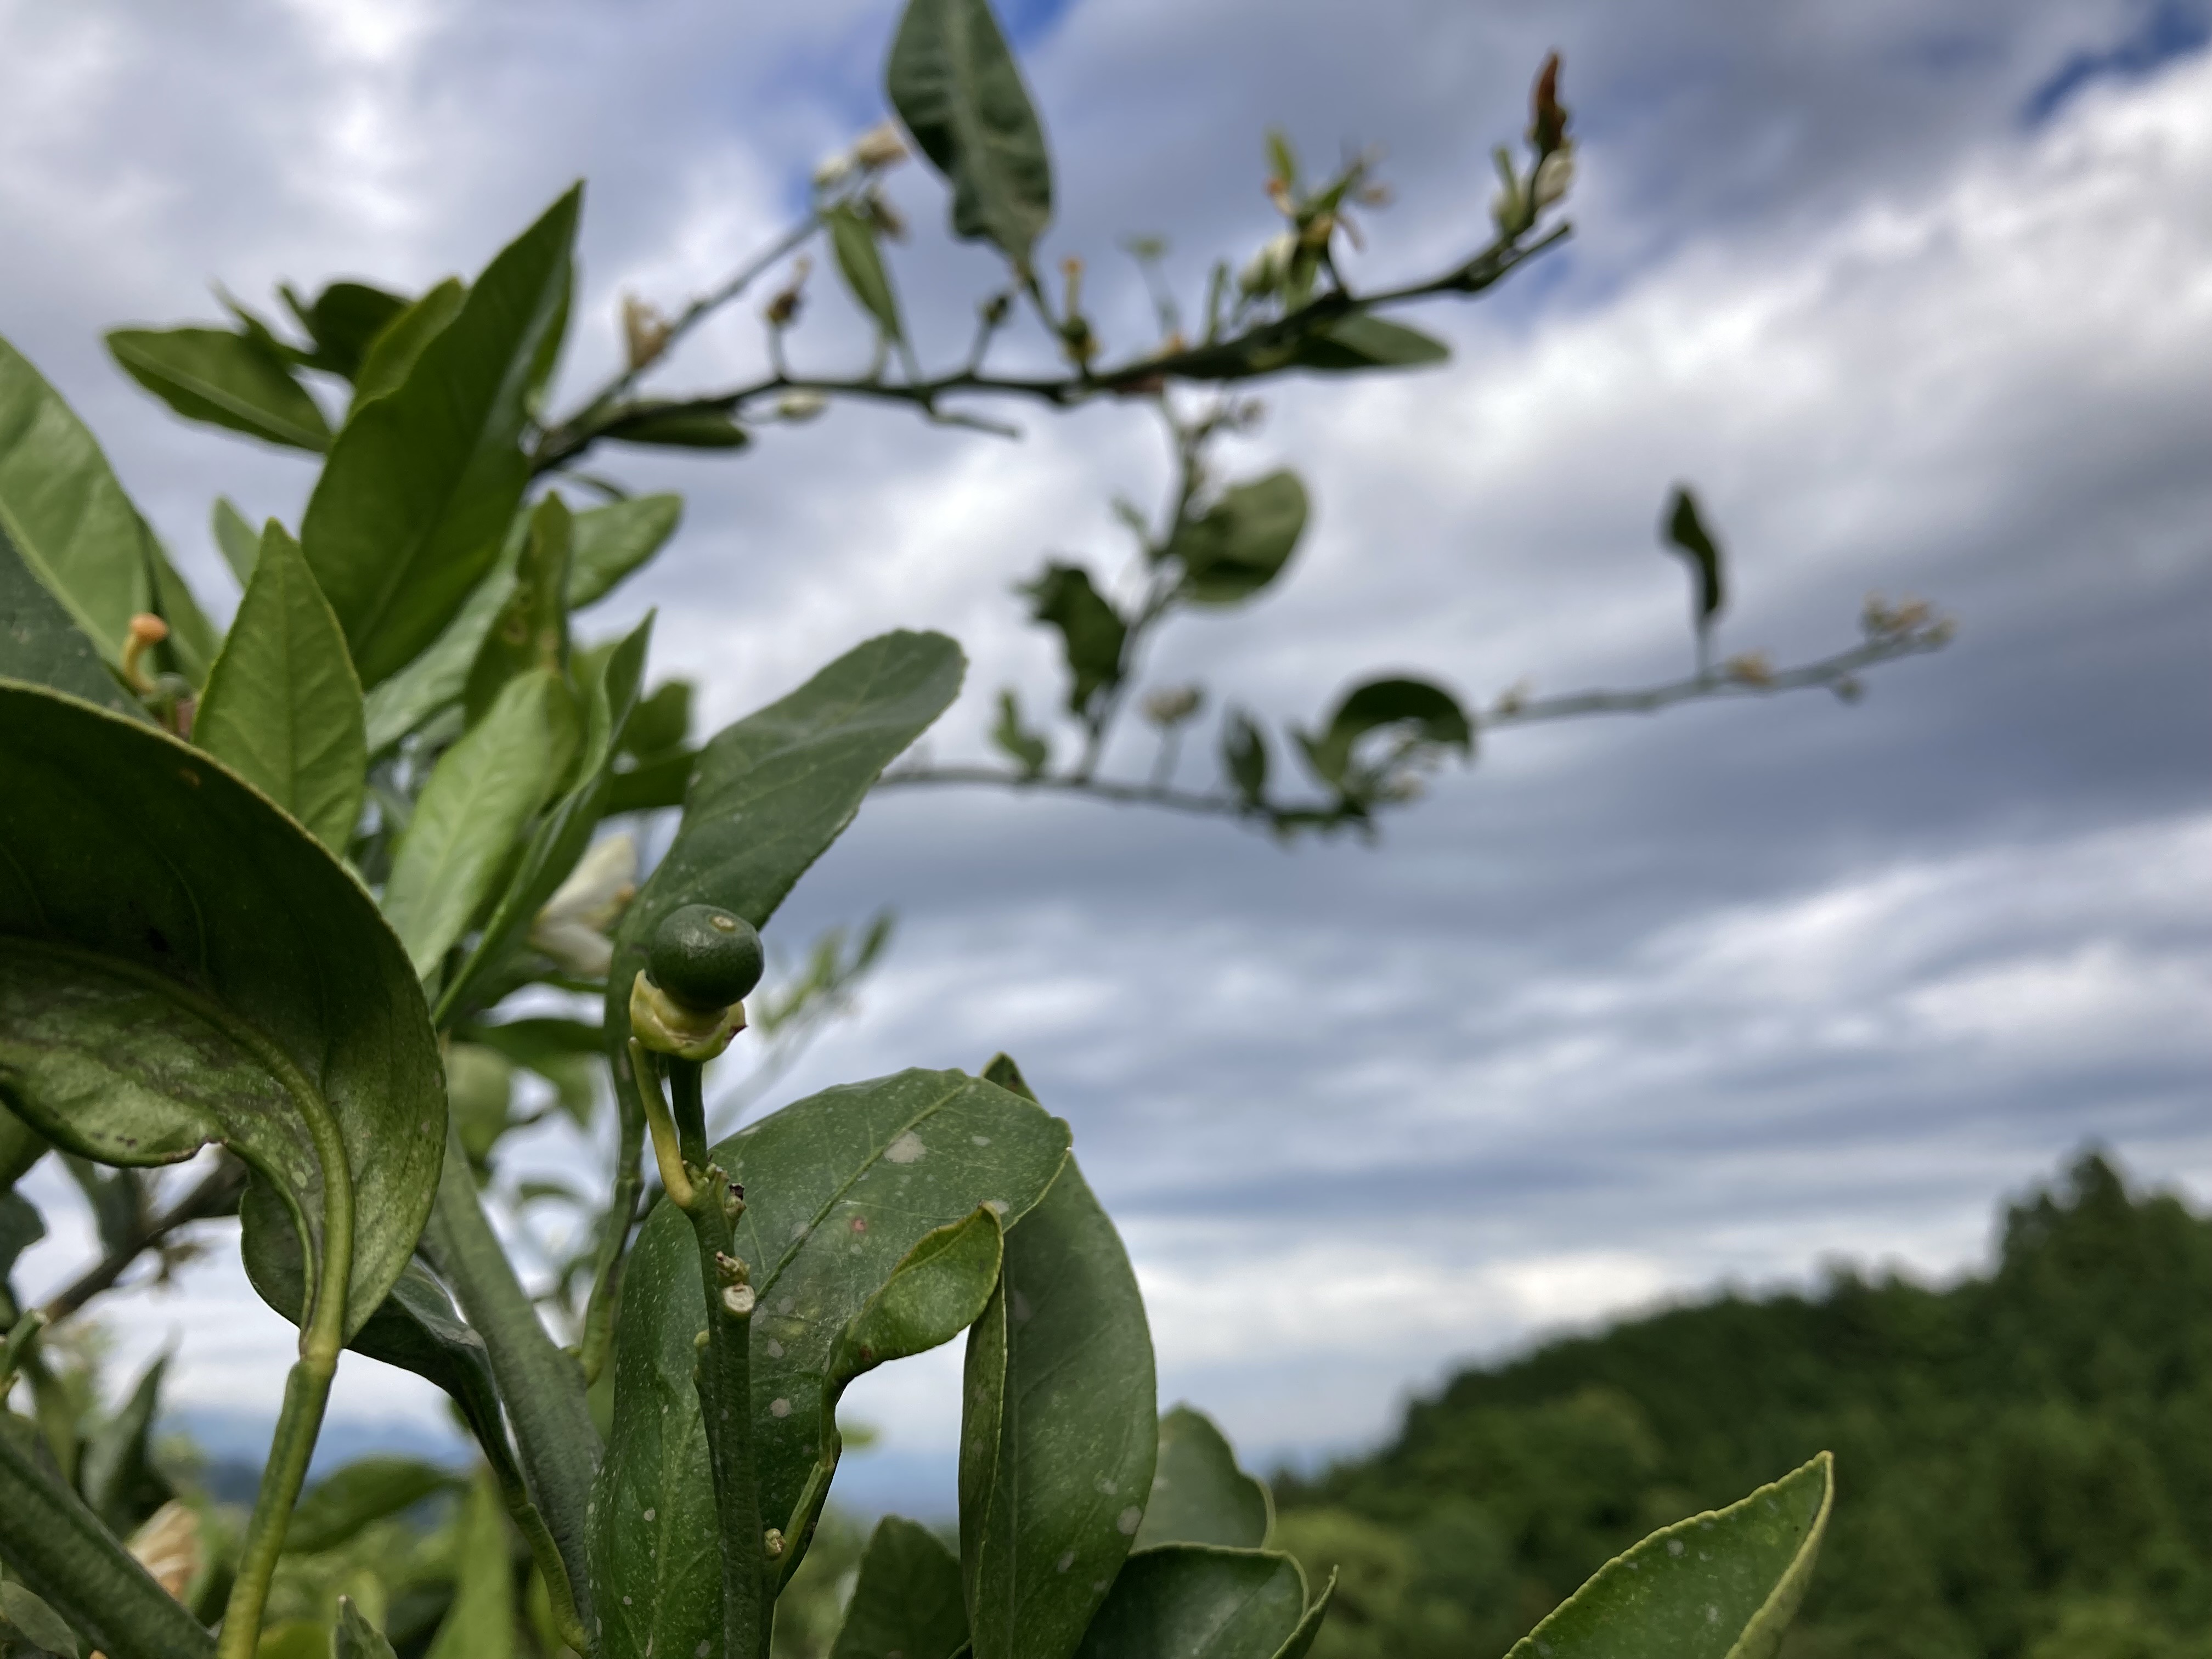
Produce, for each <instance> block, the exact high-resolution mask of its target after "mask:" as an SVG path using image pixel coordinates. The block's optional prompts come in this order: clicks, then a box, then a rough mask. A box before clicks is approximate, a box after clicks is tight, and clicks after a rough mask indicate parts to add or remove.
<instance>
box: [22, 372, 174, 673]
mask: <svg viewBox="0 0 2212 1659" xmlns="http://www.w3.org/2000/svg"><path fill="white" fill-rule="evenodd" d="M0 532H4V533H5V534H6V535H7V537H8V538H9V541H10V542H12V543H13V544H15V551H16V552H17V554H18V555H20V556H21V558H22V561H23V562H24V563H26V564H27V565H28V566H29V567H30V568H31V574H33V575H34V576H36V577H37V578H38V579H39V580H40V582H41V583H42V584H44V586H46V591H47V592H50V593H52V595H53V596H54V598H55V599H58V600H59V601H60V602H61V604H62V606H63V608H64V610H66V611H68V612H69V614H70V618H71V619H72V620H73V621H74V622H75V623H76V625H77V626H78V627H79V628H80V629H83V630H84V632H85V634H86V635H87V636H88V637H89V638H90V639H91V641H92V642H93V643H94V645H95V646H97V647H99V648H100V655H101V656H102V657H103V658H105V659H106V661H107V663H108V665H110V666H111V667H112V666H115V665H118V664H119V663H120V662H121V661H122V659H123V644H124V641H125V638H126V637H127V635H128V634H129V631H130V626H131V617H134V616H136V615H137V614H139V613H140V612H142V611H155V610H157V609H158V608H159V606H158V604H157V598H156V592H155V560H156V559H157V558H159V557H160V550H159V548H158V547H156V546H155V542H154V538H153V533H152V532H150V531H149V530H148V529H147V528H146V525H145V522H144V520H142V519H141V518H140V517H139V516H138V510H137V508H136V507H133V506H131V501H130V498H129V497H128V496H126V495H124V493H123V486H122V485H121V484H119V483H117V482H116V481H115V475H114V473H112V471H109V470H108V465H107V458H106V456H104V455H102V454H101V453H100V446H99V444H98V443H96V442H94V440H93V436H92V434H91V433H89V432H88V431H87V430H86V429H85V428H84V424H83V422H81V421H79V420H78V419H77V417H76V416H75V415H74V414H72V413H70V408H69V405H68V404H65V403H64V402H63V401H62V399H61V397H60V394H59V393H58V392H55V390H54V389H53V388H52V386H48V385H47V384H46V381H45V380H43V379H41V378H40V374H39V372H38V370H36V369H34V368H32V367H31V365H30V364H29V363H28V362H27V361H25V359H24V358H23V357H22V356H21V354H19V353H18V352H17V351H16V350H15V348H14V347H13V346H11V345H9V343H7V342H6V341H5V340H0Z"/></svg>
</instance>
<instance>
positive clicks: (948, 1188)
mask: <svg viewBox="0 0 2212 1659" xmlns="http://www.w3.org/2000/svg"><path fill="white" fill-rule="evenodd" d="M1066 1150H1067V1130H1066V1126H1065V1125H1064V1124H1061V1123H1058V1122H1056V1121H1054V1120H1053V1119H1052V1118H1050V1117H1048V1116H1047V1115H1045V1113H1044V1112H1043V1111H1042V1110H1041V1109H1039V1108H1038V1107H1036V1105H1035V1104H1034V1103H1030V1102H1026V1101H1023V1100H1020V1099H1018V1098H1016V1097H1014V1096H1012V1095H1010V1094H1008V1093H1007V1092H1006V1091H1004V1090H1002V1089H1000V1088H998V1087H996V1086H994V1085H991V1084H988V1083H984V1082H981V1081H979V1080H977V1079H974V1078H970V1077H967V1076H964V1075H963V1074H962V1073H958V1072H902V1073H899V1074H897V1075H896V1076H895V1077H889V1078H884V1079H878V1081H875V1082H872V1083H863V1084H854V1085H848V1086H846V1087H843V1088H838V1089H831V1090H829V1091H825V1092H824V1093H822V1094H819V1095H815V1096H812V1097H810V1098H808V1099H806V1100H803V1101H800V1102H799V1103H797V1104H795V1105H792V1106H787V1107H786V1108H785V1109H783V1110H781V1111H780V1112H777V1113H775V1114H773V1115H770V1116H769V1117H766V1118H763V1119H762V1120H761V1121H759V1122H758V1123H756V1124H753V1125H751V1126H750V1127H747V1128H745V1129H744V1130H742V1131H740V1132H739V1133H737V1134H736V1135H733V1136H732V1137H731V1138H730V1139H727V1140H726V1141H724V1142H722V1143H721V1144H720V1146H718V1147H716V1148H715V1149H714V1157H715V1159H716V1161H717V1162H718V1163H720V1164H721V1166H722V1167H723V1168H724V1169H725V1170H727V1171H728V1172H729V1174H730V1177H731V1179H732V1180H733V1181H737V1182H740V1183H742V1184H743V1186H744V1189H745V1211H744V1215H743V1216H742V1217H740V1218H739V1219H738V1238H737V1246H738V1255H740V1256H741V1257H742V1258H743V1259H744V1261H746V1262H747V1263H748V1264H750V1267H751V1270H752V1283H753V1285H754V1288H755V1291H756V1293H757V1297H758V1304H757V1311H756V1312H755V1314H754V1315H753V1319H752V1386H753V1434H754V1449H755V1457H756V1461H757V1468H758V1475H759V1483H760V1498H761V1512H762V1514H763V1516H773V1517H775V1520H774V1522H772V1524H777V1525H781V1524H782V1522H783V1518H784V1517H785V1516H788V1515H789V1514H790V1513H791V1511H792V1510H793V1506H794V1505H795V1504H797V1502H798V1500H799V1493H800V1491H801V1488H802V1487H803V1486H805V1481H806V1477H807V1474H808V1473H809V1471H810V1470H811V1468H812V1467H813V1465H814V1462H815V1459H816V1458H817V1455H819V1453H820V1450H821V1448H820V1445H819V1443H818V1442H817V1429H818V1425H819V1424H820V1422H821V1419H822V1405H823V1394H824V1390H825V1389H826V1388H827V1387H828V1386H829V1378H830V1376H831V1374H832V1366H833V1362H834V1359H835V1357H836V1352H837V1348H838V1344H839V1341H840V1339H841V1337H842V1334H844V1332H845V1330H846V1329H847V1327H848V1324H849V1323H850V1322H851V1321H852V1320H853V1319H854V1316H857V1315H859V1314H860V1313H861V1311H862V1310H864V1309H865V1308H866V1307H867V1306H868V1304H869V1303H870V1302H871V1301H872V1299H873V1298H874V1297H876V1295H877V1293H878V1291H880V1290H881V1289H882V1288H883V1287H884V1285H885V1284H886V1283H887V1281H889V1280H890V1278H891V1276H892V1273H893V1270H894V1268H895V1267H897V1265H898V1264H899V1263H900V1262H901V1261H902V1260H903V1259H904V1258H905V1257H906V1256H907V1255H908V1252H909V1251H910V1250H912V1249H914V1248H915V1245H916V1244H918V1243H921V1240H922V1238H923V1237H924V1236H925V1235H927V1234H928V1233H930V1232H932V1231H933V1230H935V1229H937V1228H939V1227H943V1226H945V1225H947V1224H950V1223H958V1222H963V1221H965V1220H967V1219H968V1218H970V1217H972V1216H973V1214H974V1212H975V1209H976V1208H977V1206H981V1205H988V1206H990V1207H991V1208H992V1209H993V1211H994V1212H999V1206H1002V1205H1003V1206H1005V1208H1004V1210H1003V1212H1000V1213H1001V1214H1002V1218H1003V1219H1005V1220H1006V1223H1007V1224H1008V1225H1013V1224H1015V1223H1016V1222H1018V1220H1019V1218H1021V1216H1022V1215H1023V1213H1024V1212H1025V1211H1027V1210H1029V1209H1030V1206H1032V1205H1034V1204H1035V1203H1036V1200H1037V1198H1038V1196H1039V1195H1040V1194H1042V1192H1043V1191H1044V1190H1045V1188H1046V1187H1047V1185H1048V1183H1050V1182H1052V1180H1053V1176H1054V1171H1055V1170H1058V1169H1059V1168H1060V1164H1061V1163H1062V1161H1063V1160H1064V1158H1066ZM1014 1236H1015V1237H1018V1236H1019V1230H1018V1228H1017V1229H1016V1232H1015V1235H1014ZM968 1237H969V1240H972V1239H973V1238H974V1237H975V1235H972V1234H971V1235H969V1236H968ZM705 1321H706V1302H705V1297H704V1296H703V1294H702V1291H701V1290H700V1285H699V1263H698V1255H697V1252H696V1245H695V1243H694V1241H693V1238H692V1235H691V1230H690V1225H689V1223H688V1222H687V1221H686V1219H685V1218H684V1216H683V1215H682V1214H681V1213H680V1212H678V1211H677V1210H676V1208H675V1206H672V1205H662V1206H659V1208H658V1209H656V1210H655V1211H654V1212H653V1215H652V1216H651V1217H650V1218H647V1222H646V1224H645V1226H644V1228H643V1230H642V1231H641V1233H640V1235H639V1238H638V1243H637V1248H636V1250H635V1255H633V1257H632V1259H631V1261H630V1263H629V1268H628V1271H627V1272H626V1273H625V1275H624V1278H623V1301H622V1312H621V1316H620V1320H619V1322H618V1326H617V1337H616V1346H615V1408H614V1431H613V1434H612V1435H611V1437H610V1439H609V1441H608V1446H607V1455H606V1459H605V1463H604V1464H603V1465H602V1467H601V1470H600V1475H599V1486H598V1488H597V1492H596V1499H595V1506H594V1516H595V1519H594V1528H593V1534H592V1571H593V1581H594V1583H595V1584H596V1585H597V1586H598V1592H597V1596H596V1601H597V1604H598V1607H599V1617H600V1619H601V1620H602V1623H603V1625H604V1627H605V1628H604V1631H603V1643H604V1645H603V1648H602V1653H603V1655H604V1656H605V1659H640V1656H642V1655H644V1654H645V1653H646V1652H647V1650H648V1649H649V1650H651V1651H652V1652H653V1653H689V1652H690V1651H691V1650H692V1649H693V1647H694V1646H695V1645H696V1644H697V1643H699V1642H701V1641H703V1640H708V1639H709V1638H711V1637H712V1636H713V1635H714V1632H717V1631H719V1630H720V1617H721V1608H720V1566H719V1563H718V1561H717V1559H716V1553H715V1548H714V1522H713V1518H712V1517H713V1504H714V1494H713V1489H712V1483H711V1481H710V1480H709V1477H708V1464H707V1448H706V1439H705V1435H704V1432H703V1430H702V1425H701V1423H700V1419H699V1406H698V1396H697V1395H696V1392H695V1391H694V1389H693V1386H692V1367H693V1364H694V1362H695V1360H696V1350H695V1349H694V1348H693V1346H692V1336H693V1334H694V1333H695V1332H696V1331H698V1330H699V1329H701V1328H702V1326H703V1325H704V1323H705ZM1146 1421H1147V1424H1148V1425H1149V1422H1150V1407H1149V1406H1147V1407H1146ZM1123 1541H1124V1543H1125V1544H1126V1542H1127V1540H1126V1538H1125V1539H1124V1540H1123ZM623 1595H629V1596H630V1597H631V1598H632V1603H631V1605H629V1606H624V1605H623V1601H622V1597H623Z"/></svg>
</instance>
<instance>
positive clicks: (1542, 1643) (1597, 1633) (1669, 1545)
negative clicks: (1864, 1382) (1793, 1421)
mask: <svg viewBox="0 0 2212 1659" xmlns="http://www.w3.org/2000/svg"><path fill="white" fill-rule="evenodd" d="M1831 1465H1832V1460H1831V1459H1830V1457H1829V1455H1828V1454H1827V1453H1826V1452H1822V1453H1821V1454H1820V1455H1819V1456H1818V1457H1816V1458H1814V1460H1813V1461H1812V1462H1809V1463H1808V1464H1806V1465H1805V1466H1804V1467H1803V1468H1800V1469H1797V1470H1795V1471H1794V1472H1792V1473H1791V1474H1787V1475H1784V1477H1783V1478H1782V1479H1781V1480H1778V1481H1776V1482H1775V1483H1774V1484H1773V1485H1772V1486H1761V1487H1760V1488H1759V1490H1758V1491H1757V1492H1753V1493H1752V1495H1751V1496H1750V1497H1748V1498H1745V1499H1743V1500H1742V1501H1741V1503H1736V1504H1730V1505H1729V1507H1728V1508H1727V1509H1724V1510H1718V1511H1717V1512H1712V1513H1708V1514H1705V1515H1699V1516H1692V1517H1691V1518H1690V1519H1688V1520H1687V1521H1680V1522H1676V1523H1675V1524H1674V1525H1673V1526H1671V1527H1668V1528H1665V1529H1664V1530H1663V1531H1660V1532H1655V1533H1653V1534H1651V1536H1650V1537H1649V1538H1647V1539H1645V1540H1644V1541H1643V1542H1642V1543H1640V1544H1638V1545H1637V1546H1636V1547H1635V1548H1634V1549H1632V1550H1630V1551H1629V1552H1628V1553H1626V1554H1625V1555H1620V1556H1616V1557H1614V1558H1613V1559H1612V1560H1611V1561H1608V1562H1607V1563H1606V1565H1603V1566H1602V1567H1600V1568H1599V1569H1598V1570H1597V1572H1596V1574H1595V1576H1594V1577H1592V1578H1591V1579H1590V1580H1589V1583H1586V1584H1584V1585H1583V1587H1582V1588H1581V1589H1578V1590H1577V1591H1576V1592H1575V1593H1574V1594H1573V1595H1571V1596H1569V1597H1568V1598H1567V1599H1566V1601H1564V1602H1562V1603H1561V1604H1560V1605H1559V1607H1555V1608H1554V1609H1553V1611H1552V1612H1551V1613H1550V1614H1549V1615H1548V1616H1547V1617H1546V1619H1545V1620H1544V1621H1543V1623H1541V1624H1540V1625H1538V1626H1536V1628H1535V1629H1534V1630H1533V1631H1531V1632H1528V1635H1526V1636H1524V1637H1522V1638H1521V1640H1520V1641H1518V1642H1517V1643H1516V1644H1514V1646H1513V1650H1512V1652H1511V1653H1510V1654H1509V1655H1508V1656H1507V1659H1626V1656H1630V1655H1633V1656H1635V1659H1771V1656H1772V1655H1773V1653H1774V1652H1775V1650H1777V1649H1778V1647H1779V1646H1780V1645H1781V1643H1782V1635H1783V1632H1784V1631H1785V1630H1787V1629H1788V1628H1789V1626H1790V1620H1791V1619H1792V1618H1794V1617H1796V1612H1797V1604H1798V1603H1799V1602H1800V1601H1803V1600H1804V1597H1805V1588H1806V1586H1807V1585H1808V1583H1811V1582H1812V1577H1813V1565H1814V1561H1815V1560H1816V1559H1818V1557H1819V1555H1820V1540H1821V1537H1822V1535H1823V1534H1825V1533H1826V1530H1827V1526H1828V1510H1829V1506H1830V1504H1831V1503H1832V1499H1833V1498H1834V1483H1833V1477H1832V1467H1831Z"/></svg>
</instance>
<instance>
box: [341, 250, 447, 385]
mask: <svg viewBox="0 0 2212 1659" xmlns="http://www.w3.org/2000/svg"><path fill="white" fill-rule="evenodd" d="M468 294H469V291H468V289H466V288H465V287H464V286H463V285H462V283H461V281H460V279H459V277H458V276H448V277H447V278H446V280H445V281H444V282H442V283H439V284H438V285H437V286H436V287H435V288H433V289H430V290H429V291H428V293H426V294H424V295H422V298H421V299H419V300H417V301H415V302H414V303H413V304H412V305H410V306H409V307H407V308H406V309H405V310H404V311H402V312H400V313H398V315H397V316H395V317H393V318H392V320H391V321H390V322H388V323H386V324H385V325H384V326H383V327H382V328H380V329H379V330H378V331H376V334H375V336H374V338H372V339H371V340H370V341H369V343H368V345H367V346H366V347H365V348H364V349H362V358H361V367H360V368H359V369H357V370H356V372H355V374H354V377H353V407H354V409H355V410H356V411H358V410H360V408H361V407H362V404H366V403H368V401H369V400H370V399H371V398H382V397H386V396H388V395H390V394H391V393H392V392H397V391H398V390H399V388H400V387H401V386H404V385H405V384H406V381H407V376H408V374H409V373H410V371H411V370H412V369H413V368H414V367H415V360H416V358H418V357H420V356H422V351H423V348H425V347H426V346H428V344H429V343H430V342H431V341H433V340H435V339H436V338H437V337H438V336H439V335H441V334H442V333H444V332H445V331H446V329H447V326H448V325H450V324H451V323H452V322H453V319H454V318H456V317H458V316H459V315H460V313H461V302H462V301H464V300H465V299H467V298H468ZM348 418H349V419H350V418H351V416H348Z"/></svg>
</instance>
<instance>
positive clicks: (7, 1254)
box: [0, 1113, 46, 1325]
mask: <svg viewBox="0 0 2212 1659" xmlns="http://www.w3.org/2000/svg"><path fill="white" fill-rule="evenodd" d="M9 1121H10V1122H13V1121H15V1116H14V1114H13V1113H10V1114H9ZM44 1237H46V1218H44V1217H42V1216H41V1215H40V1213H39V1211H38V1206H36V1205H34V1204H33V1203H32V1202H31V1200H29V1199H27V1198H25V1197H24V1196H23V1195H22V1194H21V1193H19V1192H15V1191H12V1190H9V1191H0V1291H5V1290H6V1288H7V1284H8V1275H9V1274H10V1273H14V1272H15V1258H16V1257H17V1256H19V1255H22V1254H23V1252H24V1251H26V1250H27V1249H30V1248H31V1246H32V1245H33V1244H35V1243H38V1242H39V1241H40V1239H42V1238H44ZM0 1300H4V1297H0ZM8 1322H9V1324H10V1325H13V1324H14V1323H15V1311H14V1310H12V1309H11V1310H9V1314H8Z"/></svg>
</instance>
